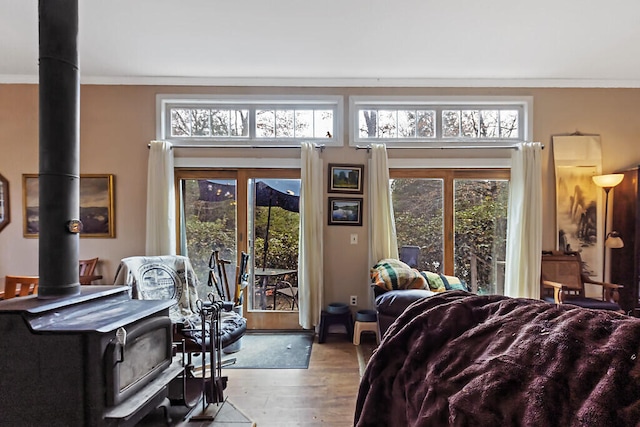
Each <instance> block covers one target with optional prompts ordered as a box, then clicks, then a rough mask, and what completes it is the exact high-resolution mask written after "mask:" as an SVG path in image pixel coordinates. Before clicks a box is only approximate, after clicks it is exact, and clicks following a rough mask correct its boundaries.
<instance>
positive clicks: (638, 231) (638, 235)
mask: <svg viewBox="0 0 640 427" xmlns="http://www.w3.org/2000/svg"><path fill="white" fill-rule="evenodd" d="M639 170H640V166H638V167H636V168H633V169H630V170H626V171H621V172H620V173H624V179H623V180H622V182H621V183H620V185H618V186H617V187H615V188H614V189H613V209H612V226H611V231H617V232H618V233H620V237H622V240H623V241H624V247H623V248H620V249H611V250H610V259H611V262H610V266H611V276H610V277H611V280H610V281H611V282H612V283H618V284H621V285H624V288H623V289H620V306H621V307H622V309H623V310H625V312H628V313H630V314H632V315H634V316H637V317H640V304H639V303H638V298H639V294H638V291H639V289H640V198H639V197H638V196H639V195H640V191H639V189H640V183H639V182H638V171H639Z"/></svg>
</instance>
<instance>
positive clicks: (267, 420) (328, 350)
mask: <svg viewBox="0 0 640 427" xmlns="http://www.w3.org/2000/svg"><path fill="white" fill-rule="evenodd" d="M317 340H318V337H317V336H316V338H315V342H314V344H313V346H312V348H311V358H310V360H309V368H308V369H224V370H223V375H225V376H227V377H228V378H229V380H228V384H227V388H226V390H225V392H224V395H225V397H226V399H227V400H228V401H229V402H231V403H232V404H233V406H235V407H236V408H237V409H238V410H239V411H240V412H241V413H242V414H244V415H245V416H246V417H247V418H249V419H250V420H251V421H253V422H254V423H255V424H256V425H257V427H293V426H304V427H314V426H331V427H342V426H344V427H347V426H353V415H354V411H355V403H356V397H357V394H358V386H359V384H360V377H361V374H362V372H363V370H364V367H365V365H366V361H367V360H368V357H369V356H370V353H371V351H373V349H374V348H375V337H374V336H373V334H366V333H365V334H362V339H361V345H360V346H355V345H353V343H352V342H351V341H349V340H348V339H347V337H346V335H345V334H344V333H341V334H340V333H336V334H328V335H327V340H326V342H325V343H323V344H318V341H317ZM241 351H242V350H241ZM227 357H233V355H227V356H225V358H227ZM156 415H159V414H156ZM147 421H149V420H147ZM163 424H164V423H163ZM141 425H151V424H150V423H144V422H143V423H141ZM154 425H155V424H154ZM159 425H162V424H159ZM165 425H166V424H165ZM173 425H179V426H195V425H197V426H218V425H224V426H227V425H229V426H240V424H234V423H229V424H227V423H223V424H219V423H202V424H201V423H194V422H178V423H176V424H173ZM246 425H247V424H246V423H242V427H244V426H246ZM249 425H250V424H249Z"/></svg>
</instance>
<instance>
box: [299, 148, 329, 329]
mask: <svg viewBox="0 0 640 427" xmlns="http://www.w3.org/2000/svg"><path fill="white" fill-rule="evenodd" d="M301 156H302V169H301V171H300V176H301V189H300V249H299V252H298V302H299V304H298V307H299V308H300V309H299V312H298V316H299V321H300V326H302V327H303V328H305V329H312V328H313V327H315V326H316V325H319V324H320V311H321V310H322V307H323V285H324V279H323V269H324V264H323V262H322V260H323V252H322V250H323V249H322V248H323V243H322V227H323V224H324V221H323V218H324V209H323V206H324V203H323V188H322V183H323V182H324V181H323V179H322V168H323V166H322V159H321V158H320V154H319V153H318V150H317V149H316V148H315V147H314V145H313V144H311V143H306V142H305V143H302V154H301Z"/></svg>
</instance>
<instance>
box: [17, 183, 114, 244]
mask: <svg viewBox="0 0 640 427" xmlns="http://www.w3.org/2000/svg"><path fill="white" fill-rule="evenodd" d="M38 209H39V180H38V174H23V175H22V230H23V235H24V237H27V238H35V237H38V232H39V212H38ZM114 209H115V203H114V176H113V175H112V174H85V175H80V212H79V215H80V218H79V219H80V221H82V225H83V229H82V231H81V232H80V237H98V238H101V237H102V238H114V237H116V228H115V218H114V216H115V215H114V212H115V211H114Z"/></svg>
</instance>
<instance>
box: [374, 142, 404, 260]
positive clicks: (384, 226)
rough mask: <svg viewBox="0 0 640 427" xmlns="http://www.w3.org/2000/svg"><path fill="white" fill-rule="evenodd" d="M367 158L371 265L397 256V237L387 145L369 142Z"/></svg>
mask: <svg viewBox="0 0 640 427" xmlns="http://www.w3.org/2000/svg"><path fill="white" fill-rule="evenodd" d="M371 149H372V154H371V161H370V162H369V200H370V205H369V212H370V220H369V223H370V224H371V225H370V226H371V247H370V255H369V256H370V260H369V261H370V263H369V265H371V266H373V264H375V263H376V262H377V261H379V260H381V259H383V258H395V259H398V258H399V257H398V238H397V236H396V223H395V219H394V216H393V204H392V200H391V187H390V184H389V166H388V159H387V148H386V146H385V145H384V144H372V145H371Z"/></svg>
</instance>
